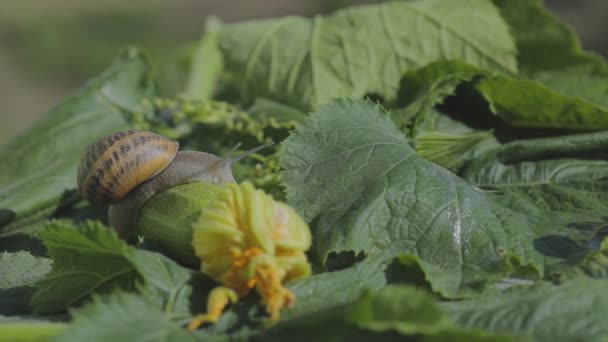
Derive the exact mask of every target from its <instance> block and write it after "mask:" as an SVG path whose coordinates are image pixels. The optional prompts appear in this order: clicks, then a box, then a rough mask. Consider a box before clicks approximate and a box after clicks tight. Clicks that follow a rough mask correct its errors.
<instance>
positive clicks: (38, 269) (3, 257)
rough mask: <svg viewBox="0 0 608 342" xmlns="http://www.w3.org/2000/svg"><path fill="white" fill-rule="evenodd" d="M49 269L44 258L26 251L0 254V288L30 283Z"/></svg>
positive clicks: (49, 265) (49, 266) (48, 264)
mask: <svg viewBox="0 0 608 342" xmlns="http://www.w3.org/2000/svg"><path fill="white" fill-rule="evenodd" d="M50 270H51V262H50V261H49V260H48V259H46V258H36V257H34V256H32V255H31V254H30V253H28V252H16V253H7V252H4V253H2V254H0V275H1V276H2V278H0V289H9V288H11V287H17V286H28V285H32V284H33V283H34V282H36V281H37V280H38V279H40V278H42V277H43V276H44V275H45V274H46V273H47V272H49V271H50Z"/></svg>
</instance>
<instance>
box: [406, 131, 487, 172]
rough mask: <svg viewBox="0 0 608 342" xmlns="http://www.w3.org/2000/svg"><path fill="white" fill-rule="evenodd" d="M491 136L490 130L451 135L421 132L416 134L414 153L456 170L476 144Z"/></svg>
mask: <svg viewBox="0 0 608 342" xmlns="http://www.w3.org/2000/svg"><path fill="white" fill-rule="evenodd" d="M491 136H492V133H490V132H479V133H470V134H466V135H452V134H445V133H433V132H430V133H422V134H419V135H418V136H416V139H415V144H416V153H418V155H419V156H421V157H424V158H426V159H428V160H430V161H432V162H433V163H435V164H438V165H441V166H443V167H445V168H446V169H449V170H452V171H454V170H456V169H457V168H459V167H460V165H461V164H462V163H463V162H464V157H465V156H466V155H467V154H468V153H469V152H471V151H472V150H473V149H474V148H475V147H476V146H478V145H479V144H480V143H482V142H483V141H484V140H486V139H488V138H489V137H491Z"/></svg>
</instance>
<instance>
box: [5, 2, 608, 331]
mask: <svg viewBox="0 0 608 342" xmlns="http://www.w3.org/2000/svg"><path fill="white" fill-rule="evenodd" d="M213 25H215V26H213ZM213 25H211V26H209V27H208V30H207V32H206V33H205V35H204V36H203V38H202V39H201V40H200V41H198V42H194V43H193V44H189V45H187V46H186V47H184V48H183V49H181V50H179V51H176V52H175V56H176V60H175V61H174V62H173V64H171V63H169V65H172V67H167V68H165V69H163V73H164V74H161V75H159V74H158V73H152V72H151V67H150V65H148V63H147V62H146V60H145V59H144V57H143V56H142V55H141V53H138V52H137V51H136V50H132V49H131V50H129V51H128V52H127V53H126V54H123V55H122V56H121V57H120V58H119V59H118V60H117V61H116V62H115V63H114V64H113V65H112V66H111V67H110V68H108V70H106V71H105V72H104V73H102V74H101V75H100V76H98V77H97V78H95V79H93V80H92V81H90V82H89V83H87V84H86V85H85V86H84V87H83V89H82V90H80V91H79V92H78V93H76V94H75V95H73V96H72V97H70V98H68V99H67V100H66V101H64V102H63V103H61V104H60V105H59V106H57V107H56V108H54V109H53V110H51V111H50V112H49V114H48V115H47V116H46V117H45V118H44V119H43V120H41V121H40V122H39V123H37V124H36V125H35V126H34V127H32V129H31V130H29V131H28V132H26V133H25V134H24V135H22V136H20V137H18V138H16V139H14V140H13V141H11V142H9V143H8V144H6V145H4V146H2V147H0V158H1V159H2V161H3V162H2V163H1V164H0V252H1V251H4V250H7V251H10V252H8V253H3V254H0V314H3V315H9V316H11V317H10V318H6V319H5V318H2V319H0V340H2V339H3V338H4V339H10V340H19V339H21V340H36V339H44V338H47V337H50V336H57V337H56V339H57V340H58V341H85V340H86V341H89V340H117V341H121V340H136V341H139V340H146V341H147V340H153V341H156V340H161V341H164V340H179V341H181V340H185V341H191V340H235V339H236V340H238V339H243V340H244V339H252V340H264V341H267V340H270V341H273V340H277V341H284V340H297V341H299V340H301V341H309V340H324V341H326V340H327V341H347V340H348V341H353V340H354V341H369V340H373V339H383V340H399V341H402V340H421V341H446V340H450V341H514V340H518V341H519V340H538V341H561V340H592V341H593V340H602V339H606V337H608V331H607V330H606V325H605V324H604V321H605V316H606V310H607V308H608V302H607V301H608V298H607V297H606V291H605V288H606V285H607V284H606V283H605V282H606V278H607V276H608V252H607V251H608V239H606V235H607V233H608V228H607V227H608V223H607V222H608V221H607V218H606V217H607V215H606V213H607V212H608V195H607V194H608V182H607V181H606V179H608V160H607V159H606V153H605V150H606V147H607V146H608V133H607V132H606V131H605V129H606V128H608V121H606V118H607V117H608V113H607V108H608V100H607V99H608V97H607V96H606V94H607V91H608V88H606V87H607V86H608V82H607V80H608V64H607V63H606V62H605V61H603V60H602V59H601V58H599V57H597V56H594V55H591V54H589V53H587V52H584V51H583V50H582V49H581V48H580V44H579V43H578V41H577V40H576V37H575V36H574V35H573V33H572V32H570V31H569V30H568V29H567V28H566V27H565V26H564V25H563V24H561V23H560V22H559V21H557V20H556V19H554V18H552V17H551V16H549V15H548V14H547V13H546V11H545V10H544V9H543V8H542V6H541V5H540V1H538V0H491V1H490V0H466V1H450V0H414V1H402V2H392V3H385V4H380V5H369V6H359V7H351V8H345V9H341V10H339V11H337V12H336V13H334V14H331V15H327V16H317V17H314V18H311V19H306V18H301V17H288V18H282V19H270V20H259V21H252V22H245V23H234V24H221V25H219V24H217V25H216V24H213ZM157 86H158V87H157ZM157 88H158V89H165V90H166V89H171V91H170V92H165V93H163V94H162V95H163V96H169V97H159V93H157V92H156V89H157ZM178 89H185V94H181V95H178V94H177V93H175V91H176V90H178ZM174 93H175V94H174ZM167 94H170V95H167ZM173 95H175V96H173ZM336 98H337V99H336ZM309 111H313V113H312V114H308V112H309ZM127 127H130V128H135V129H146V130H152V131H155V132H158V133H161V134H163V135H166V136H168V137H170V138H174V139H177V140H179V142H180V146H182V148H184V149H197V150H203V151H206V152H212V153H214V154H216V155H219V156H226V154H227V153H228V152H229V151H231V150H232V149H233V147H234V146H235V145H236V144H237V143H242V144H243V149H245V150H246V149H249V148H252V147H255V146H258V145H260V144H262V143H267V142H270V141H273V142H275V144H274V145H273V146H272V147H269V148H266V149H264V150H262V151H260V153H257V154H254V155H252V156H251V157H249V158H246V159H245V160H242V161H240V162H239V163H237V165H234V166H233V171H234V175H235V177H236V179H237V180H238V181H243V180H248V181H251V182H252V183H253V184H254V185H255V186H256V187H259V188H262V189H264V190H265V191H267V192H269V193H271V194H272V195H273V196H275V198H279V199H284V198H286V200H287V202H288V203H289V204H291V205H292V206H293V207H294V208H295V209H296V210H297V211H298V212H299V213H300V214H301V215H302V216H303V217H304V218H305V219H306V221H307V222H309V225H310V228H311V231H312V232H313V246H312V249H311V250H310V251H309V252H308V255H309V256H310V260H311V262H312V263H313V266H314V269H315V272H314V274H313V275H312V276H310V277H308V278H305V279H301V280H299V281H297V282H293V283H288V284H286V286H287V288H288V289H289V290H290V291H292V292H293V294H294V295H295V296H296V302H295V304H294V306H293V307H291V308H289V309H287V310H284V311H283V312H282V313H281V320H280V321H279V322H278V324H276V325H274V326H266V325H265V323H264V322H265V318H266V316H265V313H264V311H263V307H262V306H260V305H259V298H258V297H256V296H248V297H246V298H242V300H240V301H239V302H238V303H236V304H234V305H231V306H230V307H229V308H228V309H227V310H226V311H225V312H224V314H223V315H222V316H221V318H220V319H219V321H218V322H217V323H215V324H213V325H207V326H204V327H203V328H202V329H199V330H197V331H195V332H192V333H188V332H186V330H185V329H183V327H184V326H185V324H186V323H187V322H188V321H189V320H190V318H191V317H192V315H193V314H197V313H201V312H204V311H205V310H206V308H204V303H205V297H206V296H207V295H208V293H209V290H210V289H211V288H213V287H214V286H215V284H213V283H212V282H211V281H210V280H209V279H207V278H206V277H204V276H202V275H201V273H200V272H198V270H197V269H198V261H197V260H196V259H195V258H194V257H193V256H192V255H191V253H192V252H191V247H190V243H189V238H190V219H191V217H190V216H191V215H196V214H197V213H198V212H199V211H200V210H202V209H203V207H204V206H205V203H206V202H207V201H209V200H213V198H212V197H213V196H209V195H210V194H208V193H206V194H205V195H201V191H202V190H201V189H202V186H201V184H184V185H180V186H179V187H175V188H172V189H168V190H166V191H163V192H160V193H159V194H157V195H156V196H155V197H153V198H152V199H151V200H150V202H149V203H148V204H147V205H146V206H145V207H144V209H143V214H142V215H141V216H140V218H141V219H140V221H139V222H138V224H139V226H140V228H142V229H141V232H142V235H141V236H140V237H139V238H138V240H137V241H129V242H125V241H121V240H119V239H118V238H117V236H116V234H114V233H113V231H112V230H111V229H109V228H108V227H106V226H104V225H103V224H102V223H99V221H87V220H86V219H94V220H100V221H102V222H104V220H105V209H93V208H92V207H91V206H90V205H88V204H86V203H84V202H83V201H81V200H80V198H79V196H78V194H77V193H76V191H75V190H76V189H75V187H76V182H75V171H76V165H77V163H78V160H79V159H80V153H82V150H83V148H84V146H86V145H87V144H89V143H91V142H93V141H95V140H96V139H97V138H99V137H100V136H102V135H105V134H107V133H109V132H111V131H115V130H118V129H123V128H127ZM236 153H238V151H236ZM134 214H136V213H134ZM83 221H84V222H83ZM175 226H179V227H182V228H185V229H184V230H183V231H182V232H180V233H179V234H175V233H174V231H173V228H175ZM150 228H152V230H150ZM151 231H152V234H151V233H150V232H151ZM24 233H27V234H30V235H29V236H27V237H25V236H24V235H23V234H24ZM37 239H40V241H42V243H43V246H41V244H40V242H39V241H38V240H37ZM19 250H23V251H21V252H19ZM229 253H230V251H226V255H229ZM172 258H175V259H176V261H173V260H172ZM178 262H179V263H178ZM180 263H181V264H180ZM49 269H50V271H49ZM455 299H458V301H456V300H455ZM51 313H53V314H57V315H54V316H50V315H49V314H51ZM66 313H67V314H66ZM56 321H59V322H58V323H55V322H56ZM5 336H6V337H5Z"/></svg>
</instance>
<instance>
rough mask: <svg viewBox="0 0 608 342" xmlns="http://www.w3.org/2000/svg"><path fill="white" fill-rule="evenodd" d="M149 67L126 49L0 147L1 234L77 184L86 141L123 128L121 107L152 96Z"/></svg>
mask: <svg viewBox="0 0 608 342" xmlns="http://www.w3.org/2000/svg"><path fill="white" fill-rule="evenodd" d="M148 69H149V68H148V64H147V62H146V61H145V60H144V58H143V56H142V55H141V54H140V53H139V52H137V51H135V50H129V51H128V52H127V53H125V54H124V55H123V56H122V57H120V58H119V59H118V60H117V61H116V62H115V63H114V64H113V65H112V66H111V67H110V68H108V70H106V71H105V72H103V73H102V74H101V75H100V76H98V77H97V78H95V79H93V80H91V81H90V82H89V83H87V84H86V86H85V87H84V88H83V89H82V90H80V91H79V92H77V93H76V94H74V95H72V96H71V97H69V98H68V99H66V100H65V101H64V102H62V103H61V104H60V105H58V106H57V107H55V108H54V109H52V110H51V111H50V112H49V113H48V114H47V115H46V116H45V117H44V118H43V119H41V120H40V121H38V122H37V123H36V124H35V125H34V126H33V127H32V128H31V129H29V130H28V131H27V132H25V133H24V134H22V135H20V136H18V137H17V138H15V139H13V140H11V141H10V142H9V143H7V144H5V145H3V146H2V147H0V159H1V160H2V163H0V227H2V226H4V227H2V228H0V236H6V235H10V234H14V233H18V232H19V231H20V228H21V227H23V226H24V225H25V224H27V223H28V222H31V221H32V220H33V219H35V218H45V217H48V216H49V215H50V214H51V213H52V211H53V210H54V209H55V208H56V207H57V205H58V203H59V202H60V201H61V197H62V194H64V192H65V191H67V190H72V189H75V188H76V167H77V164H78V161H79V160H80V157H81V154H82V152H83V151H84V149H85V148H86V146H87V145H89V144H90V143H93V142H95V141H96V140H97V139H99V138H101V137H102V136H104V135H107V134H108V133H110V132H113V131H117V130H120V129H124V128H126V127H127V121H126V117H125V115H124V113H125V111H130V110H134V109H135V107H136V106H137V104H138V103H139V102H140V100H141V99H142V98H143V97H145V96H149V95H151V92H152V83H151V81H150V79H149V75H148V71H149V70H148ZM7 224H8V225H7Z"/></svg>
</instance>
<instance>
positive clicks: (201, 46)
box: [186, 19, 224, 100]
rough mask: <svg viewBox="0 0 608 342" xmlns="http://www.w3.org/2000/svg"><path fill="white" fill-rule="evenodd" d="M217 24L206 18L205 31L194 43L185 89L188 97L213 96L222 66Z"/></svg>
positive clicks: (201, 97)
mask: <svg viewBox="0 0 608 342" xmlns="http://www.w3.org/2000/svg"><path fill="white" fill-rule="evenodd" d="M219 25H220V24H219V23H217V22H216V20H214V19H208V21H207V23H206V25H205V26H206V33H205V35H204V36H203V38H202V39H201V40H200V42H198V44H197V45H196V50H195V52H194V56H193V57H192V66H191V68H192V70H191V72H190V75H189V80H188V87H187V89H186V96H188V97H189V98H192V99H200V100H207V99H210V98H212V96H213V93H214V91H215V87H216V83H217V81H218V79H219V77H220V75H221V73H222V70H223V68H224V64H223V60H222V54H221V52H220V50H219V44H218V43H219V41H218V32H217V31H218V30H219Z"/></svg>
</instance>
